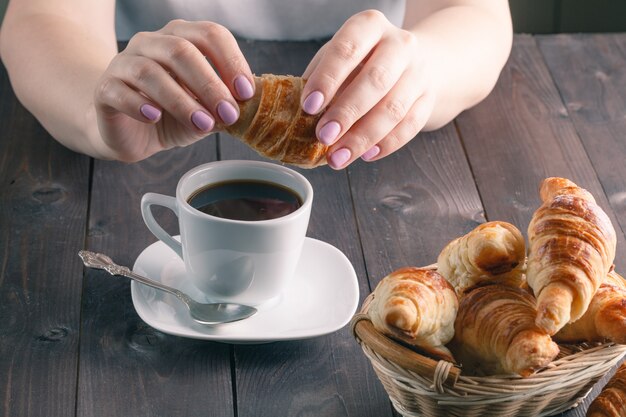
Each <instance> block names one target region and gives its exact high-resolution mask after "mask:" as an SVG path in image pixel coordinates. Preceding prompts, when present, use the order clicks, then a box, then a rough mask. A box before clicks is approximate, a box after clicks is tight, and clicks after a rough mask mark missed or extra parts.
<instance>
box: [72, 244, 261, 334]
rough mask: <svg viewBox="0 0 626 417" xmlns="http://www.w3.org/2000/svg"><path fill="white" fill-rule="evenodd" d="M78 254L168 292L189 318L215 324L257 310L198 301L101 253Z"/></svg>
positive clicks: (111, 271)
mask: <svg viewBox="0 0 626 417" xmlns="http://www.w3.org/2000/svg"><path fill="white" fill-rule="evenodd" d="M78 256H80V258H81V259H82V260H83V263H84V264H85V266H87V267H89V268H95V269H104V270H105V271H107V272H108V273H109V274H111V275H119V276H123V277H126V278H130V279H133V280H135V281H138V282H141V283H142V284H145V285H149V286H151V287H153V288H156V289H159V290H162V291H166V292H169V293H170V294H173V295H175V296H176V298H178V299H179V300H181V301H182V302H183V303H184V304H185V305H186V306H187V308H188V309H189V315H190V316H191V318H192V319H193V320H194V321H196V322H198V323H200V324H205V325H217V324H222V323H230V322H233V321H239V320H243V319H246V318H248V317H250V316H252V315H254V314H255V313H256V312H257V309H256V308H254V307H251V306H246V305H243V304H236V303H208V304H207V303H199V302H197V301H195V300H194V299H192V298H191V297H189V296H188V295H187V294H185V293H183V292H181V291H179V290H177V289H175V288H172V287H168V286H167V285H163V284H161V283H160V282H157V281H153V280H151V279H148V278H146V277H143V276H141V275H139V274H136V273H134V272H132V271H131V270H130V269H129V268H128V267H126V266H120V265H117V264H116V263H115V262H113V260H112V259H111V258H109V257H108V256H106V255H104V254H102V253H95V252H90V251H86V250H81V251H80V252H78Z"/></svg>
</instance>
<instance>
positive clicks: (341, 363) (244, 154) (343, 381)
mask: <svg viewBox="0 0 626 417" xmlns="http://www.w3.org/2000/svg"><path fill="white" fill-rule="evenodd" d="M320 46H321V44H319V43H314V42H307V43H298V42H293V43H282V44H276V43H272V42H249V43H242V49H243V51H244V54H245V55H246V57H247V58H248V60H249V62H250V64H251V66H252V69H253V71H255V72H257V73H259V74H261V73H265V72H275V73H290V74H295V75H299V74H301V73H302V71H303V70H304V68H305V66H306V63H307V62H308V61H309V59H310V58H311V57H312V56H313V54H314V53H315V51H316V50H317V49H318V48H319V47H320ZM220 150H221V157H222V159H257V160H258V159H263V158H261V157H259V156H258V155H257V154H256V153H255V152H254V151H252V150H250V149H249V148H248V147H247V146H245V145H243V144H242V143H240V142H239V141H237V140H236V139H233V138H227V137H225V136H224V135H222V136H220ZM299 172H301V173H302V174H304V175H305V176H306V177H307V178H308V179H309V180H310V181H311V183H312V185H313V188H314V190H315V201H314V203H313V210H312V214H311V221H310V224H309V229H308V233H307V235H308V236H310V237H313V238H317V239H320V240H323V241H326V242H328V243H330V244H332V245H334V246H336V247H337V248H339V249H340V250H341V251H343V252H344V253H345V254H346V256H347V257H348V258H349V259H350V261H351V262H352V264H353V265H354V267H355V269H356V272H357V276H358V277H359V288H360V292H361V297H364V296H365V295H367V294H368V293H369V287H368V283H367V276H366V272H365V268H364V264H363V257H362V254H361V248H360V243H359V239H358V232H357V229H356V223H355V219H354V212H353V208H352V203H351V200H350V190H349V186H348V179H347V176H346V173H345V171H342V172H335V171H333V170H331V169H330V168H328V167H322V168H317V169H314V170H299ZM320 262H323V259H320ZM235 363H236V375H237V412H238V416H240V417H248V416H250V417H252V416H254V417H261V416H287V415H289V416H295V415H302V416H304V415H311V416H313V415H315V416H333V417H335V416H355V417H368V416H372V417H374V416H376V417H378V416H385V415H391V406H390V404H389V401H388V397H387V395H386V393H385V392H384V390H383V388H382V385H381V384H380V382H379V381H378V380H377V378H376V376H375V374H374V372H373V370H372V368H371V366H370V364H369V363H368V361H367V359H366V358H365V356H364V355H363V353H362V351H361V348H360V347H359V346H358V344H357V343H356V341H355V340H354V338H353V336H352V334H351V332H350V330H349V329H348V328H347V327H345V328H343V329H341V330H340V331H338V332H336V333H334V334H331V335H328V336H323V337H318V338H314V339H309V340H303V341H293V342H281V343H273V344H269V345H257V346H236V347H235Z"/></svg>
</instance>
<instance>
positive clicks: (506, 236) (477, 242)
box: [437, 221, 526, 296]
mask: <svg viewBox="0 0 626 417" xmlns="http://www.w3.org/2000/svg"><path fill="white" fill-rule="evenodd" d="M525 258H526V245H525V243H524V237H523V236H522V233H521V232H520V231H519V230H518V229H517V227H515V226H513V225H512V224H510V223H507V222H500V221H495V222H488V223H484V224H481V225H480V226H478V227H476V228H475V229H474V230H472V231H471V232H469V233H468V234H466V235H464V236H461V237H459V238H457V239H454V240H453V241H452V242H450V243H449V244H448V245H447V246H446V247H445V248H444V249H443V250H442V251H441V253H440V254H439V257H438V259H437V271H438V272H439V273H440V274H441V275H443V276H444V277H445V278H446V279H447V280H448V282H450V283H451V284H452V286H453V287H454V289H455V291H456V293H457V294H458V295H459V296H460V295H462V294H463V293H464V292H465V290H467V289H468V288H471V287H473V286H475V285H477V284H480V283H485V282H498V283H501V284H504V285H510V286H513V287H520V286H522V284H523V283H524V282H525V277H524V266H525Z"/></svg>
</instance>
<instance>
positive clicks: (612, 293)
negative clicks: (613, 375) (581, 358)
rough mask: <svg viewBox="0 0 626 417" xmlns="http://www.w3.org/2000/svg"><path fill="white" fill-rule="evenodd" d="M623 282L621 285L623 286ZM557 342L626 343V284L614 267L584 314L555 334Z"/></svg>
mask: <svg viewBox="0 0 626 417" xmlns="http://www.w3.org/2000/svg"><path fill="white" fill-rule="evenodd" d="M620 285H621V287H620ZM554 340H556V341H557V342H566V343H570V342H585V341H586V342H600V341H603V340H609V341H611V342H614V343H620V344H626V285H625V284H624V279H623V278H622V277H620V276H619V275H618V274H617V273H616V272H614V271H612V272H610V273H609V275H608V276H607V278H606V280H605V282H604V283H603V284H602V285H600V288H598V291H596V294H595V295H594V296H593V298H592V299H591V303H590V304H589V308H587V311H586V312H585V314H583V315H582V317H581V318H580V319H578V320H576V321H575V322H573V323H569V324H567V325H566V326H565V327H563V328H562V329H561V330H560V331H559V332H558V333H557V334H555V335H554Z"/></svg>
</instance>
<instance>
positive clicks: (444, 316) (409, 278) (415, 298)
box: [368, 267, 458, 361]
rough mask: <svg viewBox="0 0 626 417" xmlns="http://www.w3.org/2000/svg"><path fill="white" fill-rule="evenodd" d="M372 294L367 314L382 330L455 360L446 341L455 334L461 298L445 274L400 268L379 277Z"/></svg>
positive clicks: (429, 351)
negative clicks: (379, 279) (446, 345)
mask: <svg viewBox="0 0 626 417" xmlns="http://www.w3.org/2000/svg"><path fill="white" fill-rule="evenodd" d="M372 297H373V298H372V301H371V302H370V304H369V307H368V315H369V316H370V319H371V321H372V324H373V325H374V328H376V329H377V330H378V331H379V332H381V333H383V334H385V335H387V336H389V337H391V338H394V339H397V340H400V341H402V342H405V343H407V344H410V345H413V346H415V347H417V348H418V349H421V350H423V351H425V352H426V353H429V354H431V355H434V356H436V357H438V358H441V359H446V360H448V361H453V358H452V355H451V354H450V351H449V350H448V349H447V348H446V347H445V346H444V345H445V344H446V343H448V342H449V341H450V340H451V339H452V336H453V335H454V318H455V317H456V312H457V309H458V299H457V297H456V294H455V293H454V289H453V288H452V287H451V286H450V284H449V283H448V281H446V280H445V278H444V277H442V276H441V275H439V274H438V273H437V272H435V271H433V270H428V269H419V268H413V267H408V268H402V269H398V270H397V271H394V272H392V273H391V274H389V275H387V276H386V277H385V278H383V279H382V280H381V281H380V283H379V284H378V286H377V287H376V289H375V290H374V293H373V295H372Z"/></svg>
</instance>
